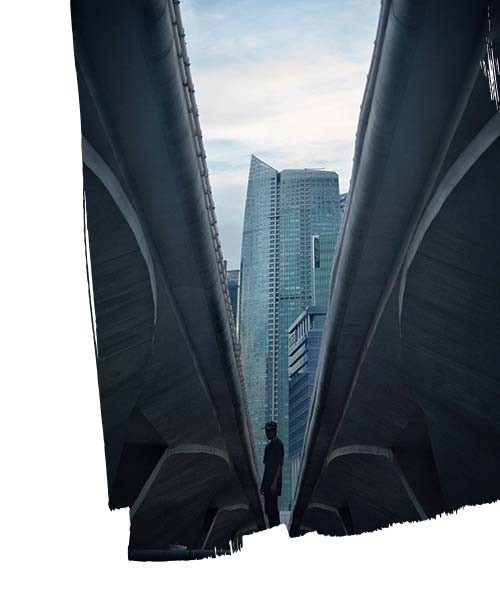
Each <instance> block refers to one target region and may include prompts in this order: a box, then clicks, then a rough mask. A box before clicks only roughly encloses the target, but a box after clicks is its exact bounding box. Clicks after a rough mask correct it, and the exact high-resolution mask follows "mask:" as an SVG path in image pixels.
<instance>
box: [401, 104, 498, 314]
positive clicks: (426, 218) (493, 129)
mask: <svg viewBox="0 0 500 600" xmlns="http://www.w3.org/2000/svg"><path fill="white" fill-rule="evenodd" d="M499 137H500V112H497V113H496V114H495V115H494V116H493V117H492V118H491V119H490V120H489V121H488V122H487V123H486V125H485V126H484V127H483V128H482V129H481V131H479V132H478V133H477V135H476V136H475V137H474V139H473V140H472V141H471V142H470V143H469V145H468V146H467V147H466V148H465V150H464V151H463V152H462V153H461V154H460V156H459V157H458V158H457V160H456V161H455V162H454V163H453V165H452V166H451V167H450V168H449V169H448V171H447V173H446V175H445V176H444V177H443V179H442V180H441V183H440V184H439V185H438V187H437V189H436V191H435V192H434V194H433V196H432V198H431V199H430V200H429V203H428V204H427V208H426V209H425V211H424V213H423V215H422V218H421V219H420V222H419V224H418V226H417V229H416V231H415V233H414V235H413V239H412V241H411V243H410V246H409V248H408V251H407V253H406V258H405V261H404V264H403V267H402V269H401V279H400V282H399V322H400V325H401V312H402V310H403V300H404V294H405V289H406V279H407V275H408V270H409V269H410V266H411V264H412V262H413V259H414V258H415V255H416V253H417V251H418V249H419V247H420V245H421V243H422V240H423V239H424V236H425V234H426V233H427V231H428V230H429V227H430V226H431V224H432V222H433V221H434V219H435V218H436V217H437V215H438V214H439V211H440V210H441V209H442V207H443V205H444V203H445V202H446V201H447V200H448V198H449V197H450V196H451V194H452V193H453V191H454V190H455V189H456V187H457V186H458V185H459V183H460V182H461V181H462V179H463V178H464V177H465V176H466V175H467V173H468V172H469V171H470V169H471V168H472V167H473V166H474V165H475V164H476V162H477V161H478V160H479V159H480V158H481V156H482V155H483V154H484V153H485V152H486V151H487V150H488V148H490V146H491V145H492V144H493V143H494V142H496V140H497V139H498V138H499Z"/></svg>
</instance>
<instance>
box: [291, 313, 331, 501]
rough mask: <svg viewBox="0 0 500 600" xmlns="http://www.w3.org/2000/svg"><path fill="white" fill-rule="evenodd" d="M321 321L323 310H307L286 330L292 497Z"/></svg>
mask: <svg viewBox="0 0 500 600" xmlns="http://www.w3.org/2000/svg"><path fill="white" fill-rule="evenodd" d="M325 319H326V306H308V307H307V308H306V309H305V310H304V311H303V312H301V313H300V315H299V316H298V317H297V318H296V319H295V321H294V322H293V323H292V324H291V325H290V327H289V328H288V377H289V387H288V413H289V450H288V452H289V457H290V470H291V481H292V483H291V487H292V497H293V494H294V491H295V487H296V485H297V478H298V473H299V466H300V457H301V454H302V446H303V444H304V434H305V431H306V425H307V418H308V416H309V407H310V405H311V397H312V392H313V387H314V378H315V377H316V368H317V366H318V358H319V349H320V346H321V336H322V335H323V328H324V326H325Z"/></svg>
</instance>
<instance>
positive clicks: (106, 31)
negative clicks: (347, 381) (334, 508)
mask: <svg viewBox="0 0 500 600" xmlns="http://www.w3.org/2000/svg"><path fill="white" fill-rule="evenodd" d="M72 18H73V33H74V42H75V57H76V67H77V75H78V86H79V93H80V107H81V122H82V134H83V160H84V188H85V196H86V214H87V228H88V234H89V246H90V263H91V271H92V283H93V293H94V301H95V302H94V305H95V321H96V342H97V343H96V350H97V370H98V376H99V389H100V397H101V411H102V419H103V429H104V440H105V446H106V464H107V473H108V491H109V505H110V507H111V508H119V507H126V506H128V507H131V537H130V547H131V549H132V550H141V549H142V550H153V549H165V550H168V551H169V552H170V550H171V547H172V546H173V545H178V544H181V545H183V546H187V547H188V548H192V549H193V550H197V549H201V548H202V546H203V544H205V543H206V542H207V540H209V541H210V542H211V543H212V541H213V542H214V543H217V544H220V545H222V546H224V547H226V548H227V547H228V545H229V542H230V540H231V539H235V538H237V537H238V535H240V528H241V527H245V528H246V529H250V530H257V529H261V528H263V527H265V521H264V516H263V512H262V504H261V499H260V495H259V492H258V481H257V476H256V468H255V461H254V455H253V448H252V442H251V432H250V430H249V424H248V417H247V409H246V399H245V390H244V385H243V382H242V378H241V368H240V364H239V356H238V352H237V348H236V343H235V337H234V328H233V325H232V322H231V320H230V318H229V313H228V311H229V310H230V302H229V297H228V295H227V289H226V288H225V270H224V265H223V261H222V255H221V253H220V244H219V242H218V237H217V229H216V225H215V215H214V212H213V202H212V199H211V194H210V188H209V183H208V179H207V177H206V162H205V158H204V150H203V146H202V144H201V137H200V136H201V134H200V130H199V123H198V120H197V119H198V117H197V109H196V105H195V101H194V95H193V85H192V81H191V76H190V74H189V68H188V59H187V56H186V52H185V48H184V46H183V30H182V23H181V21H180V15H179V13H178V6H177V4H176V3H175V2H173V1H172V0H168V1H167V0H164V1H158V2H157V1H153V0H141V1H138V2H130V3H129V2H122V1H121V0H110V1H108V2H101V1H100V0H73V2H72ZM228 506H233V507H234V506H238V507H239V509H238V510H226V509H227V508H228ZM221 511H222V512H221ZM224 511H225V512H224ZM210 532H211V533H210ZM209 534H210V535H209ZM132 555H134V556H135V554H134V552H132Z"/></svg>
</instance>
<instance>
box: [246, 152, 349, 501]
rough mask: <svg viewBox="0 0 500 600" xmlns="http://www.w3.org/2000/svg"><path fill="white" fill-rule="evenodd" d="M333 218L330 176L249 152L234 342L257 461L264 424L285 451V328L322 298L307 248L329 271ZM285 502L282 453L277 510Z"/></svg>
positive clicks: (334, 191)
mask: <svg viewBox="0 0 500 600" xmlns="http://www.w3.org/2000/svg"><path fill="white" fill-rule="evenodd" d="M340 219H341V215H340V206H339V182H338V175H337V174H336V173H334V172H332V171H324V170H319V169H287V170H284V171H282V172H281V173H280V172H278V171H277V170H276V169H273V168H272V167H270V166H269V165H267V164H266V163H264V162H263V161H261V160H260V159H258V158H257V157H255V156H252V159H251V162H250V173H249V178H248V189H247V201H246V208H245V220H244V226H243V243H242V252H241V295H240V302H241V304H240V346H241V356H242V362H243V370H244V375H245V383H246V387H247V396H248V403H249V412H250V418H251V420H252V425H253V427H254V439H255V443H256V451H257V460H258V461H259V463H261V461H262V456H263V449H264V446H265V444H266V439H265V437H264V434H263V432H262V431H261V428H262V427H263V425H264V423H265V422H266V421H268V420H271V419H272V420H274V421H277V423H278V435H279V437H280V438H281V440H282V441H283V444H284V446H285V450H286V449H287V448H288V327H289V326H290V324H291V323H292V322H293V321H294V320H295V319H296V318H297V317H298V315H299V314H300V313H301V311H303V310H304V309H305V308H306V306H309V305H311V304H312V303H313V299H314V298H315V297H317V299H316V300H315V301H316V302H320V301H321V302H322V301H323V298H325V297H327V294H328V287H329V276H328V277H326V276H325V277H320V276H319V273H318V274H317V275H318V276H315V273H314V269H315V267H314V264H315V263H314V246H315V243H316V247H317V251H318V252H319V254H317V255H316V258H319V263H320V264H319V266H318V267H317V268H318V269H322V272H325V273H326V272H329V270H331V255H332V254H333V250H332V251H328V247H329V245H328V244H329V242H328V236H333V237H332V238H331V240H330V241H331V242H332V243H334V241H335V236H336V235H337V234H338V230H339V226H340ZM315 240H316V242H315ZM322 248H323V250H324V257H325V258H324V259H323V262H321V249H322ZM328 254H329V255H330V259H329V261H330V262H329V264H328V259H327V258H326V257H327V256H328ZM260 466H261V467H262V465H261V464H260ZM290 502H291V479H290V464H289V460H287V457H286V456H285V465H284V469H283V493H282V498H281V508H282V510H288V508H289V506H290Z"/></svg>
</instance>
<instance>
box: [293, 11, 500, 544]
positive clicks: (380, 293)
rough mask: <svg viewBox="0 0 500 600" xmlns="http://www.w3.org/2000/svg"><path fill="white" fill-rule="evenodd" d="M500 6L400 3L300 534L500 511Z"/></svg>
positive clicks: (333, 315)
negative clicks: (494, 90) (490, 65)
mask: <svg viewBox="0 0 500 600" xmlns="http://www.w3.org/2000/svg"><path fill="white" fill-rule="evenodd" d="M490 8H491V14H492V15H493V17H495V15H496V10H495V9H496V3H490ZM487 11H488V2H485V1H482V0H478V1H475V2H468V1H466V0H463V1H459V2H456V1H451V0H422V1H419V2H415V1H414V0H384V2H383V3H382V9H381V16H380V23H379V29H378V33H377V40H376V44H375V51H374V56H373V59H372V65H371V68H370V74H369V78H368V82H367V88H366V92H365V97H364V100H363V105H362V109H361V116H360V122H359V126H358V134H357V141H356V151H355V161H354V172H353V177H352V180H351V203H350V206H349V212H348V214H347V218H346V221H345V223H344V229H343V232H342V238H341V243H340V246H339V249H338V251H337V255H336V258H335V263H334V271H333V278H332V293H331V301H330V306H329V313H328V322H327V326H326V329H325V334H324V338H323V344H322V349H321V356H320V365H319V370H318V375H317V379H316V387H315V393H314V399H313V406H312V410H311V413H310V418H309V423H308V429H307V433H306V441H305V446H304V454H303V458H302V464H301V472H300V475H299V483H298V487H297V492H296V496H295V501H294V507H293V513H292V519H291V534H292V535H300V534H301V533H304V532H307V531H310V530H318V531H320V532H322V533H325V534H330V535H346V534H351V533H360V532H364V531H372V530H375V529H378V528H380V527H384V526H387V525H389V524H391V523H395V522H401V521H414V520H421V519H425V518H428V517H431V516H434V515H436V514H438V513H440V512H443V511H451V510H454V509H457V508H458V507H461V506H464V505H467V504H477V503H483V502H490V501H494V500H497V499H498V498H500V477H499V476H498V473H499V472H500V369H499V365H500V319H499V316H500V269H499V265H500V202H499V190H500V170H499V168H498V165H499V164H500V139H499V138H500V114H499V113H498V111H497V109H496V106H495V103H494V102H492V100H491V98H490V92H489V87H488V80H487V79H486V77H485V76H484V74H483V72H482V70H481V68H480V61H481V60H482V59H484V58H485V53H486V35H487V34H488V31H489V27H488V18H487V15H488V12H487ZM497 25H498V23H497V22H496V20H495V18H493V22H492V27H491V30H492V31H491V33H490V34H489V35H490V36H491V37H492V39H493V45H494V47H495V48H496V46H497V42H496V28H497ZM497 55H498V51H497Z"/></svg>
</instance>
